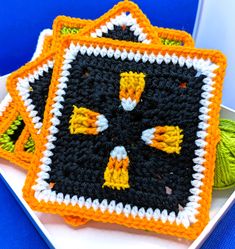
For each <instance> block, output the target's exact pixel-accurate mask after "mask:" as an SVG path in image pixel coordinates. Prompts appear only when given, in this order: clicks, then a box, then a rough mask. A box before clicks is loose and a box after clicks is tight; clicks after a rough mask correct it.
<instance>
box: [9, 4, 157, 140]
mask: <svg viewBox="0 0 235 249" xmlns="http://www.w3.org/2000/svg"><path fill="white" fill-rule="evenodd" d="M125 11H128V12H129V13H130V14H129V15H128V16H127V15H126V12H125ZM120 15H121V16H122V18H121V20H122V22H121V23H119V22H118V23H116V26H117V27H120V25H124V24H125V25H128V27H130V28H132V29H133V31H132V30H129V31H128V30H123V33H122V32H119V37H116V35H115V33H114V34H113V33H112V32H111V31H110V32H106V33H107V34H108V36H109V38H114V39H121V40H134V41H138V42H140V43H142V42H144V43H149V42H158V40H159V38H158V36H157V31H156V29H155V28H153V26H152V25H151V24H150V22H149V21H148V19H147V18H146V16H145V15H144V14H143V13H142V12H141V10H140V9H139V8H138V6H137V5H135V4H134V3H131V2H121V3H119V4H117V5H116V6H114V8H113V9H111V10H110V11H108V12H107V13H106V14H104V16H102V17H101V18H100V19H98V20H97V22H100V20H110V21H112V20H115V19H118V20H119V19H120ZM123 18H124V19H123ZM56 23H58V24H57V25H56V27H61V24H60V22H56ZM87 23H89V21H83V20H80V19H78V20H77V25H78V26H79V27H83V26H84V25H85V24H87ZM130 25H131V26H130ZM96 26H97V24H96V22H94V25H92V27H90V28H89V31H92V30H93V31H96ZM84 33H85V32H84ZM87 34H89V33H87ZM55 37H57V35H56V33H55ZM147 38H148V39H147ZM54 44H56V43H54ZM52 51H57V48H55V47H54V49H53V48H52ZM54 55H55V52H51V54H50V55H49V58H50V60H49V61H45V60H44V59H43V58H42V59H41V60H40V58H39V59H38V60H36V61H34V62H32V63H29V64H28V65H26V67H25V68H27V69H29V68H30V69H29V70H28V71H27V72H26V70H25V68H22V69H20V70H18V71H17V72H15V73H14V74H13V75H12V76H11V77H10V79H9V84H8V85H9V89H10V92H11V95H12V96H13V98H14V99H15V101H16V102H17V103H18V102H19V103H18V104H19V110H20V113H21V115H22V117H23V119H24V121H25V122H26V124H27V127H28V129H29V132H30V133H31V136H32V138H33V140H35V141H36V142H37V141H38V134H39V131H40V129H41V126H42V120H43V113H44V109H45V103H46V99H47V94H48V88H49V85H50V81H51V76H52V71H53V63H54ZM42 56H43V55H42ZM38 61H41V62H42V63H43V64H40V63H38ZM36 65H37V66H36ZM35 66H36V67H35ZM10 82H14V83H13V84H12V83H10ZM22 136H24V134H22Z"/></svg>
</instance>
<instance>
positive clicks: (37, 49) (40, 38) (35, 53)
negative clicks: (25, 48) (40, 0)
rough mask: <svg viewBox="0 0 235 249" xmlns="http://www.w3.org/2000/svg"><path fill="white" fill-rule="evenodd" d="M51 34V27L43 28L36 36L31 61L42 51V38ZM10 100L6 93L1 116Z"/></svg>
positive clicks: (1, 104)
mask: <svg viewBox="0 0 235 249" xmlns="http://www.w3.org/2000/svg"><path fill="white" fill-rule="evenodd" d="M51 35H52V30H51V29H44V30H43V31H42V32H41V33H40V35H39V37H38V42H37V46H36V50H35V52H34V54H33V56H32V58H31V61H33V60H35V59H36V58H37V57H39V55H40V54H41V53H42V50H43V44H44V40H45V38H46V37H47V36H51ZM11 102H12V97H11V96H10V94H9V93H8V94H7V95H6V96H5V97H4V99H3V100H2V102H1V103H0V116H3V113H4V112H5V110H6V108H7V107H8V106H9V105H10V103H11Z"/></svg>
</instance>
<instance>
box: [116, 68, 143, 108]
mask: <svg viewBox="0 0 235 249" xmlns="http://www.w3.org/2000/svg"><path fill="white" fill-rule="evenodd" d="M120 76H121V79H120V92H119V99H120V100H121V103H122V107H123V109H124V110H126V111H132V110H133V109H134V108H135V107H136V105H137V104H138V102H139V101H140V97H141V94H142V92H143V91H144V87H145V80H144V78H145V75H144V74H143V73H133V72H124V73H121V74H120Z"/></svg>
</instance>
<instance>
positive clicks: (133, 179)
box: [47, 54, 205, 213]
mask: <svg viewBox="0 0 235 249" xmlns="http://www.w3.org/2000/svg"><path fill="white" fill-rule="evenodd" d="M71 66H72V67H71V69H69V71H70V76H68V77H69V82H68V85H67V88H66V89H65V91H66V94H65V95H64V102H63V103H62V104H63V106H64V108H63V109H62V110H61V112H62V116H61V117H59V119H60V124H59V125H58V126H57V128H58V129H59V132H58V133H57V134H55V136H56V141H55V142H53V143H54V145H55V149H53V150H52V152H53V156H52V157H51V159H52V164H51V165H50V167H51V171H50V172H49V174H50V178H49V179H48V180H47V181H48V183H51V182H52V183H54V186H53V190H55V191H56V192H57V193H59V192H62V193H64V194H70V196H71V197H72V196H73V195H78V196H84V197H85V198H89V197H90V198H92V200H94V199H99V201H102V200H103V199H107V200H108V201H111V200H116V202H122V203H123V205H125V204H131V206H134V205H136V206H138V207H144V208H148V207H152V208H153V209H155V208H159V209H161V210H163V209H167V210H168V211H169V212H170V211H175V212H176V213H178V211H179V208H181V207H184V206H185V205H186V203H187V202H188V197H189V196H190V195H191V193H190V192H189V189H190V188H192V185H191V181H192V180H193V178H192V174H193V173H195V172H194V170H193V165H194V164H193V161H192V159H193V158H194V157H195V154H194V151H195V149H197V148H196V145H195V140H196V132H197V130H198V123H199V121H200V120H199V118H198V116H199V108H200V107H201V105H200V103H199V101H200V99H201V93H202V89H201V88H202V85H203V82H202V81H203V79H204V78H205V76H203V75H201V76H198V75H197V72H196V70H194V69H193V68H190V69H188V68H187V67H186V66H184V67H180V66H179V65H178V64H177V65H174V64H172V63H169V64H165V63H164V62H163V63H162V64H161V65H158V64H156V63H154V64H150V63H148V62H147V63H143V62H138V63H136V62H135V61H128V60H125V61H122V60H115V59H114V58H106V57H105V58H102V57H101V56H97V57H95V56H93V55H92V56H87V55H81V54H78V55H77V58H76V60H75V61H73V62H72V63H71ZM129 71H133V72H137V73H140V72H142V73H144V74H145V75H146V77H145V89H144V92H143V93H142V96H141V101H140V102H139V103H138V104H137V106H136V107H135V109H134V110H133V111H131V112H126V111H124V110H123V108H122V106H121V103H120V100H119V87H120V73H121V72H129ZM73 105H76V106H77V107H85V108H88V109H91V110H93V111H95V112H99V113H101V114H103V115H105V117H106V118H107V119H108V121H109V127H108V128H107V130H105V131H103V132H102V133H99V134H98V135H96V136H93V135H84V134H81V135H80V134H79V135H72V134H70V131H69V120H70V116H71V114H72V112H73ZM157 125H160V126H165V125H174V126H179V127H180V128H181V129H183V134H184V139H183V143H182V149H181V153H180V154H179V155H176V154H167V153H165V152H162V151H160V150H156V149H155V148H153V147H150V146H147V145H146V144H145V143H144V142H143V141H142V140H141V132H142V131H143V130H145V129H148V128H151V127H154V126H157ZM119 145H123V146H124V147H125V148H126V151H127V153H128V156H129V159H130V165H129V184H130V188H128V189H125V190H116V189H110V188H107V187H104V188H102V185H103V183H104V172H105V168H106V166H107V163H108V159H109V155H110V152H111V150H112V149H113V148H114V147H115V146H119ZM169 189H171V190H172V191H170V192H169Z"/></svg>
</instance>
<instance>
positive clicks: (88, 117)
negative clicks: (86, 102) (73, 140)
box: [69, 106, 99, 135]
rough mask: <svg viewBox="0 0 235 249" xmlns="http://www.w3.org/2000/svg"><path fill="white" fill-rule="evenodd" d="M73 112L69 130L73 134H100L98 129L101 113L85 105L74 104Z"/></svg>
mask: <svg viewBox="0 0 235 249" xmlns="http://www.w3.org/2000/svg"><path fill="white" fill-rule="evenodd" d="M73 108H74V109H73V114H72V115H71V118H70V121H69V123H70V126H69V130H70V133H71V134H79V133H81V134H87V135H96V134H98V132H99V131H98V129H97V124H96V122H97V117H98V116H99V113H97V112H94V111H91V110H89V109H87V108H84V107H80V108H78V107H76V106H73Z"/></svg>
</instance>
